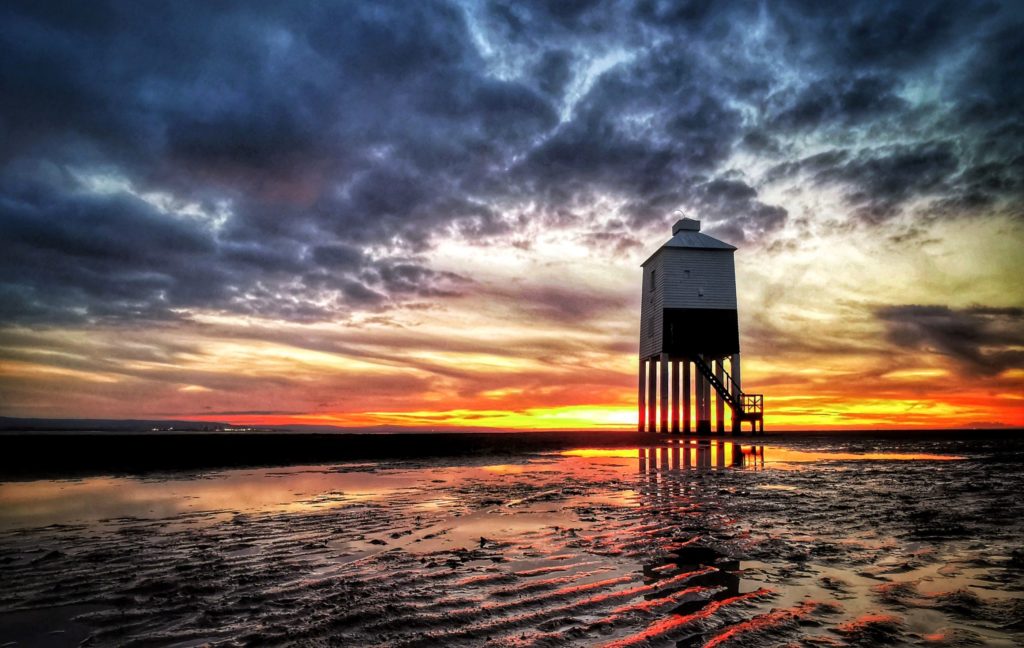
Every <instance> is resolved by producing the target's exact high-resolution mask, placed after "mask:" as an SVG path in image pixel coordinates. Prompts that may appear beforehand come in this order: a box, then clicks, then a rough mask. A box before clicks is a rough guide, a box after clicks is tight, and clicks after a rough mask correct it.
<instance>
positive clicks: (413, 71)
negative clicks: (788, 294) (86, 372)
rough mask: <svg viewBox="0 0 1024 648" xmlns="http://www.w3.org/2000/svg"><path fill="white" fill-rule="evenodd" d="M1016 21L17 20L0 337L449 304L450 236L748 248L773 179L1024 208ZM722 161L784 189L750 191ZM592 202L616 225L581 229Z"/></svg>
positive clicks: (752, 182) (329, 7)
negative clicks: (704, 242)
mask: <svg viewBox="0 0 1024 648" xmlns="http://www.w3.org/2000/svg"><path fill="white" fill-rule="evenodd" d="M1020 13H1021V12H1020V10H1019V8H1015V7H1014V6H1013V5H1007V6H1006V7H1000V6H999V5H998V4H993V5H987V4H986V5H972V4H971V3H948V4H940V5H931V6H928V7H920V6H918V5H917V4H916V3H898V2H888V3H882V4H878V3H846V4H844V5H842V6H834V5H823V4H820V3H804V2H800V1H798V0H791V1H790V2H786V3H772V4H771V5H768V6H764V7H758V6H755V5H750V4H749V3H729V2H678V3H675V2H653V1H652V2H640V3H621V2H612V1H608V2H602V1H600V0H595V1H581V2H524V3H507V2H489V1H481V2H476V3H467V4H466V5H465V6H462V5H456V4H452V3H447V2H431V3H400V2H395V3H389V2H375V3H322V4H319V3H318V4H314V3H270V2H247V3H235V2H227V3H162V4H161V3H130V2H108V3H103V2H97V3H89V4H86V5H81V4H69V3H61V2H53V3H50V2H38V1H35V2H24V3H19V2H10V3H5V4H4V5H3V6H2V7H0V86H2V87H3V92H2V93H0V230H2V233H3V236H4V242H5V245H6V246H7V247H6V250H5V254H4V256H3V257H2V258H0V284H2V285H0V294H2V297H3V300H2V303H3V305H2V306H0V309H2V310H0V317H3V319H4V320H32V321H35V322H57V321H72V320H78V321H82V320H85V321H89V320H92V319H116V318H119V317H120V318H135V317H147V318H155V319H159V318H169V317H175V316H178V314H179V313H181V312H183V311H187V310H189V309H197V308H199V309H212V310H214V311H221V312H227V313H240V314H257V315H266V316H276V317H288V318H297V319H303V320H306V319H323V318H332V317H338V316H339V315H340V316H344V314H345V313H346V312H347V311H348V310H350V309H365V308H385V307H388V306H393V305H396V304H400V303H402V301H403V300H406V299H418V298H427V299H444V298H445V297H446V296H450V295H454V294H459V293H460V292H461V291H462V290H464V289H465V285H466V282H465V280H464V279H463V278H460V277H457V276H454V275H451V274H446V273H441V272H437V271H435V270H433V269H431V268H430V267H428V265H427V264H426V262H425V261H424V259H425V258H426V256H425V255H426V254H427V253H429V251H430V250H431V249H432V247H433V246H434V245H435V244H436V243H437V242H438V241H440V240H444V239H448V238H457V239H462V240H465V241H468V242H471V243H476V244H479V245H494V244H503V245H511V244H513V242H515V243H514V244H516V245H520V246H524V247H528V246H529V243H530V241H529V238H528V236H527V235H524V234H522V232H523V231H526V230H527V228H526V227H524V226H528V225H536V226H538V227H541V228H544V227H548V228H576V229H577V230H578V231H579V233H580V234H579V235H580V236H581V237H583V238H586V239H587V240H590V241H592V242H593V244H594V245H596V246H602V247H604V248H607V249H614V250H616V251H618V252H622V251H624V250H627V249H632V248H633V247H634V244H633V242H634V241H636V240H637V238H639V236H640V235H641V234H643V235H644V236H646V234H645V232H650V231H654V230H659V231H660V228H663V227H664V226H665V224H666V223H667V222H668V221H669V220H671V218H672V216H671V213H672V212H673V211H674V210H676V209H683V210H685V211H687V213H690V214H692V215H695V216H698V217H701V218H706V219H708V221H709V229H710V231H712V232H714V233H718V234H720V235H721V236H723V237H725V238H728V239H729V240H733V241H736V242H738V241H746V242H748V243H758V242H761V241H764V240H770V239H771V237H772V236H773V235H774V234H775V233H777V232H779V231H781V230H783V229H784V228H785V227H786V226H787V223H788V213H789V211H790V210H788V209H787V208H786V206H784V205H781V204H770V203H769V202H767V201H766V200H765V199H764V198H763V195H764V192H763V189H764V187H763V185H762V184H760V183H764V182H773V181H776V180H782V179H787V178H788V179H792V178H798V177H808V178H810V179H811V180H812V182H816V183H820V184H826V183H827V184H834V185H840V186H842V187H843V191H844V194H845V196H846V199H847V201H848V203H849V206H850V214H851V217H852V218H854V219H857V218H860V219H862V220H868V221H872V222H874V221H879V220H884V219H887V218H890V217H891V216H892V215H894V214H896V213H899V212H900V210H902V209H903V208H904V207H905V206H906V205H907V204H908V203H910V202H912V200H913V199H915V198H918V197H922V196H923V197H927V198H929V199H930V200H933V201H934V212H935V213H936V214H938V213H943V214H949V215H960V214H963V213H966V212H968V211H970V210H972V209H973V210H979V209H987V208H989V207H991V206H992V205H997V206H1000V208H1001V209H1008V210H1010V211H1011V212H1012V211H1013V210H1014V209H1015V207H1014V205H1015V204H1016V205H1018V208H1017V211H1020V210H1019V199H1020V194H1021V186H1020V181H1019V178H1020V173H1019V171H1020V168H1021V162H1020V161H1021V160H1022V159H1024V146H1022V142H1024V125H1022V122H1021V118H1020V117H1019V115H1020V112H1019V110H1017V109H1016V107H1018V106H1019V105H1020V102H1021V98H1022V97H1021V84H1020V82H1019V79H1020V76H1021V74H1020V72H1021V69H1020V66H1021V63H1020V61H1021V60H1024V56H1020V47H1021V45H1020V39H1019V38H1018V37H1017V34H1019V32H1020V29H1019V28H1020V25H1021V16H1020ZM600 59H607V60H609V61H612V62H611V63H609V64H608V65H607V66H606V68H602V73H600V74H596V73H595V72H594V70H595V68H594V65H595V61H598V60H600ZM940 77H941V78H940ZM937 79H938V80H940V81H942V82H941V83H938V82H937ZM920 87H935V88H939V89H940V91H941V93H942V96H941V97H940V98H939V99H934V100H933V99H925V100H918V99H915V93H916V92H918V90H919V88H920ZM940 100H941V101H940ZM964 124H966V125H968V126H969V128H968V129H967V130H966V131H965V130H964V129H963V128H962V125H964ZM958 129H959V130H958ZM954 131H956V133H954ZM826 135H827V136H828V137H831V138H835V139H836V140H837V143H836V144H835V145H834V146H833V147H832V148H833V150H831V151H826V152H820V151H818V152H817V153H818V154H817V155H812V156H808V152H807V151H805V150H804V149H803V148H802V146H801V141H802V138H810V137H813V136H819V137H820V136H826ZM737 152H745V153H746V154H751V155H755V156H758V157H759V158H761V159H762V160H764V161H767V162H768V163H769V166H773V167H774V168H773V169H772V170H771V171H770V172H769V173H768V174H767V175H766V176H765V177H764V178H763V179H758V178H756V177H750V176H748V175H745V174H744V173H743V171H744V170H743V169H733V168H729V167H730V165H732V164H734V161H733V156H734V154H735V153H737ZM604 198H611V199H612V200H613V201H615V202H616V204H618V205H621V208H620V209H619V211H618V213H612V214H602V215H596V214H595V211H594V204H595V200H600V199H604ZM526 205H529V207H525V206H526ZM587 237H589V238H587ZM542 301H543V300H542Z"/></svg>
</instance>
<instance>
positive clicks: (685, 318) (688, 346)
mask: <svg viewBox="0 0 1024 648" xmlns="http://www.w3.org/2000/svg"><path fill="white" fill-rule="evenodd" d="M735 251H736V248H734V247H733V246H731V245H729V244H728V243H723V242H722V241H719V240H718V239H715V238H712V237H710V236H708V235H707V234H701V233H700V222H698V221H695V220H692V219H689V218H684V219H682V220H680V221H678V222H677V223H676V224H675V225H674V226H673V227H672V238H671V239H670V240H669V241H668V242H667V243H665V244H664V245H663V246H661V247H660V248H658V250H657V251H655V253H654V254H652V255H651V257H650V258H648V259H647V261H644V263H643V264H642V265H643V269H644V277H643V298H642V302H641V307H640V308H641V310H640V374H639V429H640V431H641V432H643V431H645V430H646V431H648V432H656V431H659V430H660V431H661V432H669V431H671V432H676V433H678V432H680V431H682V432H687V433H688V432H691V431H694V430H695V431H696V432H698V433H709V432H711V421H712V415H711V404H712V402H713V401H714V403H715V417H714V418H715V423H716V425H715V427H716V429H717V431H718V432H724V431H725V427H726V426H725V419H726V409H727V408H728V411H729V413H730V416H731V419H732V431H733V432H739V431H740V427H741V425H742V422H743V421H750V424H751V430H752V431H755V432H756V431H761V432H763V431H764V420H763V409H764V407H763V398H762V396H761V395H760V394H745V393H743V391H742V389H741V388H740V341H739V324H738V319H737V311H736V272H735V267H734V264H733V252H735ZM726 363H728V365H729V370H728V371H727V370H726V368H725V365H726ZM691 367H693V370H691ZM670 373H671V381H670V380H669V374H670ZM691 376H692V380H691ZM680 378H681V380H680ZM680 383H681V384H680ZM659 396H660V398H659ZM680 397H681V398H680ZM680 400H681V401H682V403H680ZM691 403H692V406H691ZM680 404H681V405H682V411H681V412H680ZM670 407H671V427H670V425H669V409H670ZM691 410H692V411H691ZM680 413H681V414H682V421H681V423H682V424H681V425H680ZM694 413H695V414H696V426H695V428H694V427H691V415H692V414H694Z"/></svg>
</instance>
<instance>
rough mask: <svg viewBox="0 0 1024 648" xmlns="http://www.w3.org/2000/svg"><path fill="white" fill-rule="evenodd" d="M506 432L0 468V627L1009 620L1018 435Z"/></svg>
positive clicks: (668, 627)
mask: <svg viewBox="0 0 1024 648" xmlns="http://www.w3.org/2000/svg"><path fill="white" fill-rule="evenodd" d="M420 436H421V437H422V438H424V439H427V440H426V441H423V442H422V443H424V444H425V445H427V446H429V445H430V440H429V437H427V436H424V435H420ZM514 436H515V435H509V436H508V437H507V439H506V441H504V442H500V443H499V442H495V443H491V442H490V441H488V442H487V443H485V444H484V445H485V446H486V447H484V448H483V449H482V450H480V449H479V448H478V450H479V451H474V452H446V451H443V448H444V447H445V446H444V443H440V442H436V440H435V443H434V447H435V448H441V449H442V450H438V451H435V452H431V453H426V454H425V456H423V457H420V458H415V457H412V456H408V453H404V452H395V453H394V456H390V457H389V456H388V453H387V452H386V451H384V450H382V449H380V448H378V449H376V450H374V451H372V452H362V455H363V456H361V457H355V456H352V457H348V458H346V459H344V460H339V461H335V460H328V461H327V462H326V463H324V462H307V463H305V464H302V465H273V466H263V467H256V466H248V467H224V468H217V467H210V466H209V465H207V464H208V463H209V462H211V461H214V459H215V457H213V458H211V457H209V456H207V457H205V458H197V459H194V462H198V463H195V466H196V467H193V468H187V469H178V470H169V469H166V466H161V465H160V463H159V462H156V461H151V462H150V463H148V464H146V465H145V466H143V468H145V469H144V470H140V471H139V472H138V474H114V471H107V472H105V471H104V466H103V465H101V463H97V462H95V461H94V462H92V463H89V462H88V461H84V460H83V462H82V463H83V465H87V466H88V469H82V470H79V471H77V472H74V473H73V474H71V473H69V474H68V475H67V476H66V477H63V478H62V477H60V475H59V474H46V475H42V474H39V472H38V467H35V468H32V466H30V464H31V463H32V462H31V461H26V462H25V464H24V466H23V469H21V470H17V469H10V470H5V472H4V477H3V479H4V481H2V482H0V582H3V584H4V587H3V588H2V590H0V645H5V646H6V645H11V646H65V645H80V644H84V645H88V646H115V645H116V646H133V645H138V646H141V645H146V646H197V645H206V644H212V645H228V646H235V645H323V646H364V645H384V646H446V645H452V646H459V645H462V646H481V645H492V646H561V645H580V646H585V645H586V646H589V645H598V646H708V647H709V648H710V647H715V646H871V645H915V646H917V645H920V646H973V645H990V646H1017V645H1021V644H1024V498H1022V496H1021V493H1022V492H1024V489H1022V487H1024V441H1021V440H1018V439H1020V437H1019V436H1018V435H1014V434H1012V433H1006V434H990V435H971V434H970V433H963V432H961V433H957V434H943V435H889V436H886V435H870V434H862V435H832V436H828V435H805V436H798V435H788V436H785V437H771V436H769V437H743V438H740V439H737V440H734V439H732V438H725V439H724V440H723V439H715V438H712V439H703V440H694V439H686V440H668V441H666V440H665V438H664V437H647V442H646V443H635V440H636V439H635V437H634V436H629V435H621V438H619V439H618V440H616V441H614V442H613V441H609V439H611V437H603V438H601V440H600V442H599V443H589V444H588V443H582V442H581V441H584V440H586V439H585V437H582V436H577V437H572V436H570V437H568V438H567V440H563V441H559V442H558V443H553V442H533V441H529V442H527V441H522V439H520V441H516V440H515V438H514ZM594 436H595V437H599V436H600V435H594ZM524 438H525V437H524ZM531 438H532V437H531ZM552 438H553V437H552ZM391 442H392V443H393V442H394V439H391ZM33 443H34V442H33ZM630 444H632V445H630ZM472 445H473V444H472V443H469V446H472ZM385 446H386V444H384V445H382V446H381V448H383V447H385ZM375 447H376V446H375ZM181 454H182V456H186V453H185V452H184V451H182V453H181ZM303 458H305V456H304V455H303ZM68 461H69V462H70V460H68ZM13 463H14V462H11V461H8V462H7V464H6V465H5V468H10V465H11V464H13ZM270 463H281V462H270ZM175 465H177V464H175ZM58 468H60V466H58ZM33 470H34V471H35V472H33ZM55 470H57V468H51V469H50V472H53V471H55Z"/></svg>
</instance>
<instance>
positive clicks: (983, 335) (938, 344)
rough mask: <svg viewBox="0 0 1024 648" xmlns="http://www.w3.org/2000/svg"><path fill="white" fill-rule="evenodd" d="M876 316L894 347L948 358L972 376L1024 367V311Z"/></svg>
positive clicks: (920, 309) (906, 311) (889, 310)
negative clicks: (1023, 349) (882, 323)
mask: <svg viewBox="0 0 1024 648" xmlns="http://www.w3.org/2000/svg"><path fill="white" fill-rule="evenodd" d="M875 316H876V317H878V319H880V320H881V321H882V322H884V323H885V324H886V326H887V329H888V332H887V337H888V340H889V341H890V342H891V343H892V344H895V345H897V346H899V347H903V348H909V349H918V350H922V351H928V352H931V353H938V354H941V355H944V356H948V357H949V358H951V359H952V360H954V361H955V362H956V363H957V364H958V365H960V366H961V367H963V368H964V369H966V370H968V371H969V372H971V373H973V374H978V375H994V374H997V373H999V372H1001V371H1004V370H1006V369H1010V368H1021V367H1024V351H1021V348H1022V347H1024V309H1021V308H988V307H983V306H975V307H971V308H963V309H953V308H949V307H946V306H919V305H904V306H886V307H883V308H880V309H878V310H877V311H876V312H875Z"/></svg>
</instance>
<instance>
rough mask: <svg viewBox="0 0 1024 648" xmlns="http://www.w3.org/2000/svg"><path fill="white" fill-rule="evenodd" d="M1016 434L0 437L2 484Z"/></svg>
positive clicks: (24, 434)
mask: <svg viewBox="0 0 1024 648" xmlns="http://www.w3.org/2000/svg"><path fill="white" fill-rule="evenodd" d="M1022 434H1024V431H1022V430H1019V429H996V430H863V431H849V432H831V431H829V432H777V433H769V434H767V435H764V436H751V435H749V434H743V435H739V436H733V435H732V434H725V435H711V436H696V435H671V434H669V435H664V434H650V433H638V432H613V431H597V432H593V431H578V432H543V431H529V432H436V433H429V432H426V433H424V432H421V433H408V432H404V433H376V434H351V433H299V432H261V433H252V432H234V433H231V432H228V433H212V432H207V433H204V432H185V433H183V432H146V433H138V432H113V433H110V432H100V433H97V432H77V433H74V432H70V433H69V432H46V433H40V432H20V433H19V432H13V431H9V432H5V433H3V434H0V443H2V444H3V449H4V452H3V453H0V480H8V481H9V480H25V479H43V478H73V477H80V476H86V475H99V474H111V475H126V474H145V473H153V472H162V471H178V470H207V469H215V468H243V467H258V466H285V465H302V464H325V463H334V462H345V461H358V460H384V459H393V460H396V461H410V460H416V459H428V458H436V457H473V456H499V455H504V456H508V455H514V454H523V453H537V452H553V451H558V450H566V449H571V448H581V447H592V448H629V447H647V446H657V445H661V444H664V443H670V442H673V441H675V440H684V439H698V440H701V441H727V442H728V441H732V442H738V443H743V444H751V443H753V444H759V443H764V442H783V441H786V440H801V441H813V440H814V439H815V438H821V439H826V438H827V439H835V438H836V437H837V436H842V437H846V438H851V439H852V438H859V439H875V438H877V439H879V440H883V439H885V440H893V439H900V438H906V439H908V440H909V439H911V438H912V439H915V440H921V439H936V440H958V439H970V440H983V439H993V440H999V439H1007V438H1010V437H1019V436H1020V435H1022Z"/></svg>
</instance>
